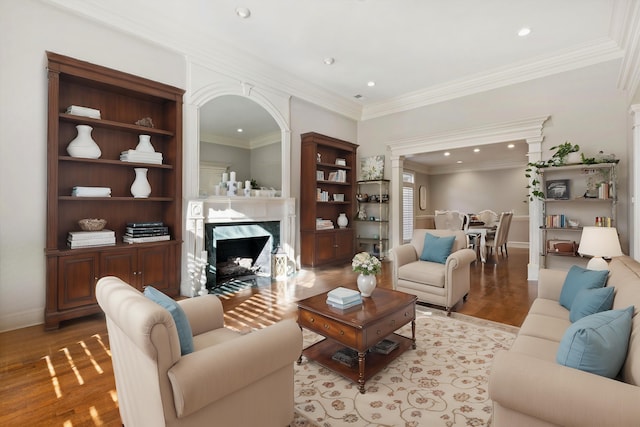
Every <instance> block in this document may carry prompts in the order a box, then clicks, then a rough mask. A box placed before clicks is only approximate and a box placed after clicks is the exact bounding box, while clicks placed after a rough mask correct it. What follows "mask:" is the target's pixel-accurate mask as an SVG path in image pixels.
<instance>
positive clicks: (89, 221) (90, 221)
mask: <svg viewBox="0 0 640 427" xmlns="http://www.w3.org/2000/svg"><path fill="white" fill-rule="evenodd" d="M78 225H79V226H80V229H81V230H83V231H100V230H102V229H103V228H104V226H105V225H107V220H106V219H100V218H84V219H81V220H79V221H78Z"/></svg>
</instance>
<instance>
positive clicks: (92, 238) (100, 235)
mask: <svg viewBox="0 0 640 427" xmlns="http://www.w3.org/2000/svg"><path fill="white" fill-rule="evenodd" d="M67 244H68V245H69V247H70V248H71V249H77V248H89V247H92V246H113V245H115V244H116V233H115V232H114V231H113V230H100V231H70V232H69V235H68V236H67Z"/></svg>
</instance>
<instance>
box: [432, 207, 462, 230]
mask: <svg viewBox="0 0 640 427" xmlns="http://www.w3.org/2000/svg"><path fill="white" fill-rule="evenodd" d="M465 217H466V214H463V213H461V212H459V211H445V210H437V211H436V213H435V218H434V221H435V225H436V230H463V229H464V224H465ZM466 222H467V224H468V223H469V219H468V217H467V218H466Z"/></svg>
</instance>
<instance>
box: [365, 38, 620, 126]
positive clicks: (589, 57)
mask: <svg viewBox="0 0 640 427" xmlns="http://www.w3.org/2000/svg"><path fill="white" fill-rule="evenodd" d="M622 56H623V51H622V50H621V49H620V47H619V46H618V45H617V43H615V42H614V41H612V40H610V39H608V38H607V39H604V40H600V41H599V42H597V43H593V44H591V45H587V46H582V47H578V48H575V49H570V50H565V51H561V52H557V53H556V54H555V55H553V56H549V57H545V58H538V59H536V60H533V61H526V62H522V63H519V64H512V65H510V66H508V67H503V68H499V69H494V70H490V71H488V72H485V73H481V74H478V75H476V76H475V77H470V78H464V79H459V80H455V81H452V82H449V83H447V84H444V85H440V86H434V87H431V88H426V89H424V90H419V91H415V92H412V93H409V94H406V95H403V96H400V97H397V98H394V99H390V100H388V101H384V102H380V103H375V104H370V105H366V106H364V107H363V111H362V120H368V119H372V118H375V117H381V116H386V115H389V114H393V113H399V112H402V111H407V110H412V109H415V108H419V107H424V106H427V105H432V104H437V103H439V102H443V101H448V100H451V99H455V98H461V97H463V96H468V95H473V94H476V93H480V92H485V91H488V90H491V89H497V88H500V87H505V86H510V85H513V84H516V83H522V82H525V81H529V80H534V79H538V78H541V77H547V76H550V75H553V74H557V73H561V72H565V71H570V70H575V69H578V68H582V67H587V66H589V65H594V64H598V63H601V62H606V61H610V60H613V59H618V58H621V57H622Z"/></svg>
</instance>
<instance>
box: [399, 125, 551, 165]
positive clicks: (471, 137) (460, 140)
mask: <svg viewBox="0 0 640 427" xmlns="http://www.w3.org/2000/svg"><path fill="white" fill-rule="evenodd" d="M549 117H550V116H539V117H532V118H528V119H522V120H516V121H512V122H506V123H498V124H493V125H487V126H479V127H476V128H469V129H463V130H455V131H448V132H442V133H438V134H434V135H425V136H418V137H414V138H407V139H402V140H396V141H391V142H390V143H388V144H387V146H388V147H389V149H390V150H391V156H392V157H393V156H410V155H413V154H420V153H427V152H432V151H440V150H444V149H454V148H464V147H470V146H482V145H487V144H496V143H499V142H507V141H520V140H527V139H539V138H542V137H543V135H542V128H543V126H544V122H546V121H547V120H548V119H549Z"/></svg>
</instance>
